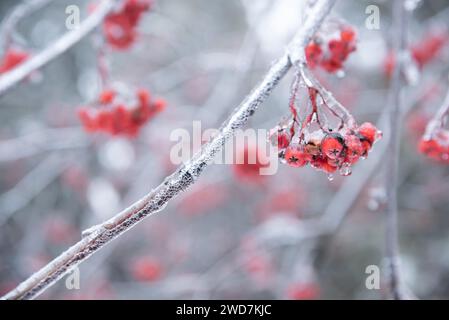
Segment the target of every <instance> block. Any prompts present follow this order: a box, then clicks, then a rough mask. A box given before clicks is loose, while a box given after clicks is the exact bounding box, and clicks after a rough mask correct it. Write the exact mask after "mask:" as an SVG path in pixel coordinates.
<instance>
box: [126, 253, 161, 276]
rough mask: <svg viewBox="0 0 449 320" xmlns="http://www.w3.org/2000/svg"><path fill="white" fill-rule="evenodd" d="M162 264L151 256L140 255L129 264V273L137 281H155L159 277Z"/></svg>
mask: <svg viewBox="0 0 449 320" xmlns="http://www.w3.org/2000/svg"><path fill="white" fill-rule="evenodd" d="M162 272H163V268H162V265H161V264H160V263H159V261H158V260H156V259H154V258H152V257H141V258H138V259H136V260H135V261H133V262H132V264H131V274H132V275H133V277H134V279H136V280H138V281H148V282H151V281H156V280H158V279H160V278H161V276H162Z"/></svg>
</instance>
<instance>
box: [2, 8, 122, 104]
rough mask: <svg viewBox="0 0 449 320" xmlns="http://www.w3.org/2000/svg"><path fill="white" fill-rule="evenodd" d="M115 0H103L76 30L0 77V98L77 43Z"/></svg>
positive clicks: (105, 13)
mask: <svg viewBox="0 0 449 320" xmlns="http://www.w3.org/2000/svg"><path fill="white" fill-rule="evenodd" d="M114 4H115V0H103V1H102V2H101V4H100V5H99V6H98V7H97V8H96V9H95V11H94V12H93V13H92V14H91V15H90V16H89V17H88V18H86V20H84V21H83V22H82V23H81V24H80V25H79V27H78V28H76V29H74V30H72V31H69V32H67V33H66V34H64V35H63V36H62V37H61V38H59V39H58V40H57V41H56V42H54V43H53V44H52V45H50V46H49V47H47V48H46V49H44V50H43V51H41V52H40V53H38V54H37V55H35V56H34V57H32V58H30V59H29V60H27V61H25V62H24V63H22V64H21V65H20V66H18V67H17V68H14V69H12V70H11V71H9V72H7V73H5V74H3V75H2V76H1V77H0V96H1V95H3V94H4V93H5V92H6V91H7V90H8V89H10V88H12V87H14V86H15V85H17V84H18V83H19V82H20V81H22V80H24V79H25V78H26V77H27V76H29V75H30V74H31V73H32V72H33V71H36V70H38V69H39V68H42V67H43V66H44V65H46V64H47V63H49V62H50V61H52V60H53V59H55V58H57V57H58V56H60V55H61V54H63V53H64V52H65V51H67V50H68V49H69V48H71V47H72V46H73V45H75V44H76V43H78V42H79V41H80V40H81V39H83V38H84V37H85V36H86V35H88V34H89V33H90V32H91V31H92V30H94V29H95V28H96V27H97V26H98V25H100V23H101V22H102V21H103V19H104V17H105V16H106V15H108V13H109V12H110V11H111V10H112V9H113V8H114Z"/></svg>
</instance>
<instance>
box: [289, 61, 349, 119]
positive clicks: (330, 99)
mask: <svg viewBox="0 0 449 320" xmlns="http://www.w3.org/2000/svg"><path fill="white" fill-rule="evenodd" d="M296 66H297V68H298V72H299V73H300V75H301V77H302V79H303V80H304V83H305V85H306V86H307V87H309V88H314V89H315V90H317V91H318V94H319V96H320V97H321V98H322V99H323V102H324V106H325V107H327V108H328V109H329V111H330V112H332V113H333V114H334V115H335V116H337V117H338V118H340V119H341V121H342V122H343V123H345V124H346V125H347V126H348V127H350V128H352V127H353V126H354V125H355V124H356V122H355V120H354V117H353V116H352V114H351V113H350V112H349V111H348V110H347V109H346V108H345V107H344V106H342V105H341V103H340V102H338V101H337V99H335V97H334V96H333V94H332V93H331V92H330V91H328V90H327V89H326V88H324V87H323V85H322V84H321V83H320V82H319V81H318V79H317V78H316V77H315V76H314V75H313V74H312V73H311V72H310V70H309V68H308V67H307V65H306V63H305V62H304V61H301V62H299V63H298V64H297V65H296Z"/></svg>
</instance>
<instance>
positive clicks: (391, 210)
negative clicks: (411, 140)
mask: <svg viewBox="0 0 449 320" xmlns="http://www.w3.org/2000/svg"><path fill="white" fill-rule="evenodd" d="M393 9H394V13H393V15H394V22H395V27H394V32H395V33H394V35H395V39H394V43H395V48H394V50H395V52H396V53H397V56H398V59H397V60H398V62H397V63H396V66H395V68H394V72H393V76H392V80H391V87H390V94H391V101H390V104H389V109H390V114H389V120H390V121H389V136H390V139H389V143H388V149H387V156H386V168H387V170H388V179H386V181H385V184H386V186H385V188H386V193H387V208H386V211H387V212H386V239H385V240H386V241H385V243H386V257H385V258H386V264H387V277H388V286H389V289H390V292H391V295H392V297H393V298H394V299H396V300H403V299H409V298H411V297H410V295H409V293H408V292H407V289H406V287H405V286H404V283H403V279H402V273H401V270H400V258H399V241H398V201H397V188H398V171H399V170H398V169H399V148H400V132H401V118H402V114H401V113H402V101H403V97H402V93H403V92H402V91H403V90H402V89H403V84H404V81H403V74H402V70H403V69H404V63H405V59H404V57H405V54H404V53H405V50H406V43H407V40H406V30H407V28H406V22H407V16H406V12H405V7H404V1H403V0H400V1H396V2H394V4H393Z"/></svg>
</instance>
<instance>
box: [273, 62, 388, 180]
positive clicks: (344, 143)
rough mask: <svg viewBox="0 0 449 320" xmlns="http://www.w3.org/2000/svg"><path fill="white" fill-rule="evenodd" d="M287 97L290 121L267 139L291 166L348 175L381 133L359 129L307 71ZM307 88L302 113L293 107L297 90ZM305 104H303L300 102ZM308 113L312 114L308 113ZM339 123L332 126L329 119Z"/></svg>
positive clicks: (364, 126) (366, 125)
mask: <svg viewBox="0 0 449 320" xmlns="http://www.w3.org/2000/svg"><path fill="white" fill-rule="evenodd" d="M299 71H300V72H299V74H298V75H297V77H296V79H295V82H294V83H293V86H292V96H291V98H290V104H289V107H290V112H291V115H292V116H291V119H290V120H288V121H287V122H284V123H283V124H280V125H278V126H277V127H275V128H274V129H272V131H271V133H270V140H271V143H272V144H273V145H274V146H277V148H278V151H279V158H280V159H281V160H282V162H284V163H287V164H288V165H290V166H292V167H303V166H306V165H307V164H310V165H311V166H312V167H313V168H315V169H318V170H321V171H324V172H327V173H328V174H329V175H330V176H329V178H332V176H331V174H332V173H334V172H336V171H337V170H338V171H339V173H340V174H341V175H344V176H347V175H350V174H351V166H352V165H354V164H355V163H356V162H357V161H358V160H359V159H360V158H366V157H367V155H368V152H369V151H370V150H371V148H372V146H373V144H374V143H375V142H376V141H377V140H378V139H380V138H381V136H382V133H381V132H380V131H379V130H378V129H377V128H376V127H375V126H374V125H373V124H371V123H369V122H365V123H363V124H362V125H360V126H358V125H357V124H356V122H355V120H354V118H353V117H352V115H351V114H350V113H349V112H348V111H347V110H346V108H344V107H343V106H342V105H341V104H340V103H339V102H338V101H336V100H335V98H333V96H332V94H330V93H329V92H327V90H326V89H324V88H323V87H322V86H321V84H320V83H319V82H318V81H317V80H316V79H314V78H313V76H311V75H310V73H309V72H308V71H307V68H306V67H305V68H302V69H300V70H299ZM300 87H304V88H305V89H306V100H307V102H306V103H305V105H304V106H303V108H301V109H304V110H305V113H304V114H303V115H301V114H300V110H299V109H298V108H297V106H296V101H297V95H298V90H299V89H300ZM302 103H304V102H302ZM308 110H311V111H308ZM326 111H327V112H328V113H329V115H330V116H332V117H333V118H336V119H337V120H338V126H337V125H332V124H331V122H330V121H329V116H328V115H327V114H326Z"/></svg>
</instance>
